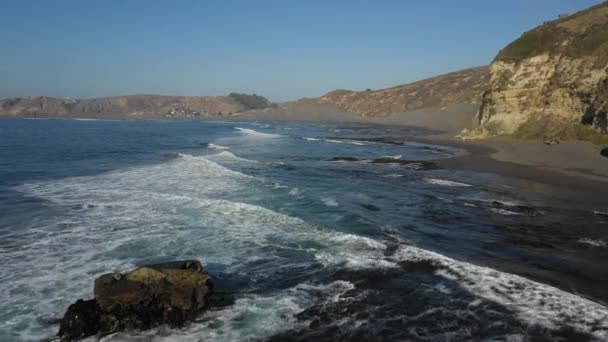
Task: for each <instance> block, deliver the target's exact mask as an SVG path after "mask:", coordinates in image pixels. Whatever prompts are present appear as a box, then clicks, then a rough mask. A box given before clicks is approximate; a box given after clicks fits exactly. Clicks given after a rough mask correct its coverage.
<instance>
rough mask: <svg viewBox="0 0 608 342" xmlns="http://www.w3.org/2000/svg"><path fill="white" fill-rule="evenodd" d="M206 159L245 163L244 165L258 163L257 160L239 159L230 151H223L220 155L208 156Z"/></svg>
mask: <svg viewBox="0 0 608 342" xmlns="http://www.w3.org/2000/svg"><path fill="white" fill-rule="evenodd" d="M206 159H219V160H227V161H236V162H243V163H257V161H255V160H251V159H246V158H242V157H239V156H237V155H235V154H234V153H232V152H230V151H222V152H219V153H215V154H211V155H208V156H206Z"/></svg>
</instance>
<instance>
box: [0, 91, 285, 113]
mask: <svg viewBox="0 0 608 342" xmlns="http://www.w3.org/2000/svg"><path fill="white" fill-rule="evenodd" d="M273 106H274V104H273V103H271V102H270V101H269V100H268V99H266V98H264V97H262V96H258V95H247V94H236V93H232V94H230V95H228V96H161V95H132V96H117V97H105V98H97V99H80V100H79V99H60V98H53V97H46V96H37V97H26V98H13V99H6V100H0V117H78V118H88V117H95V118H99V117H108V118H160V117H165V118H196V117H208V116H217V115H231V114H236V113H239V112H243V111H246V110H250V109H261V108H268V107H273Z"/></svg>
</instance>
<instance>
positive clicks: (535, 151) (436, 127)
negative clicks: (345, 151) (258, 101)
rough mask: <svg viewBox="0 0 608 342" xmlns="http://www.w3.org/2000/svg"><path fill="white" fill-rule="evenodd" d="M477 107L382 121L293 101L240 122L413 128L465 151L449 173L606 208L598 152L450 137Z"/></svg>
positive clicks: (581, 146)
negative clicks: (481, 176) (488, 176)
mask: <svg viewBox="0 0 608 342" xmlns="http://www.w3.org/2000/svg"><path fill="white" fill-rule="evenodd" d="M477 109H478V105H477V104H461V105H453V106H449V107H444V108H441V109H433V108H431V109H421V110H415V111H410V112H404V113H399V114H395V115H392V116H390V117H386V118H362V117H357V116H354V115H351V114H348V113H346V112H344V111H341V110H340V109H338V108H335V107H331V106H325V105H319V104H314V103H312V102H310V101H299V102H295V103H288V104H284V105H282V106H281V107H280V108H278V109H272V110H263V111H252V112H248V113H245V114H243V115H241V116H240V117H239V118H237V120H238V119H241V120H261V121H304V122H345V123H346V122H348V123H368V124H380V125H387V126H407V127H419V128H423V129H425V130H428V131H429V134H427V135H422V136H419V137H417V138H415V140H417V141H420V142H427V143H435V144H440V145H447V146H454V147H459V148H463V149H465V150H467V151H469V152H470V153H469V154H467V155H464V156H460V157H454V158H451V159H449V160H445V161H443V162H442V165H443V166H444V167H446V168H449V169H456V170H469V171H480V172H491V173H494V174H498V175H501V176H503V177H504V179H502V180H500V183H503V184H504V185H507V186H512V187H514V188H518V189H529V190H531V191H534V192H539V193H544V194H545V195H551V196H553V197H554V198H555V199H556V200H559V201H563V204H564V205H565V206H580V207H587V208H589V207H593V208H597V209H598V210H606V209H607V207H608V203H606V201H605V200H604V198H605V196H606V195H605V194H607V193H608V158H605V157H602V156H601V155H600V153H599V152H600V150H599V148H597V147H595V146H593V145H592V144H590V143H586V142H580V141H569V142H562V143H561V144H559V145H545V144H544V143H543V142H542V141H522V140H514V139H483V140H461V139H458V138H456V135H458V134H459V133H460V132H461V131H462V129H463V128H465V127H468V126H470V124H471V123H472V121H473V118H474V116H475V113H476V112H477Z"/></svg>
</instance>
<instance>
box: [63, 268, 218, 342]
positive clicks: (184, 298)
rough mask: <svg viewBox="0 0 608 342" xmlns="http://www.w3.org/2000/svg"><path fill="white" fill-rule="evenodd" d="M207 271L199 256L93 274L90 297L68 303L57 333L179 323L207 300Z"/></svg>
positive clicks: (79, 334) (68, 335)
mask: <svg viewBox="0 0 608 342" xmlns="http://www.w3.org/2000/svg"><path fill="white" fill-rule="evenodd" d="M210 278H211V277H210V276H209V275H208V274H207V273H206V272H204V271H203V267H202V265H201V263H200V262H199V261H196V260H186V261H175V262H168V263H162V264H155V265H148V266H143V267H140V268H137V269H135V270H133V271H131V272H128V273H124V274H122V273H108V274H104V275H102V276H100V277H99V278H97V279H95V291H94V292H95V297H94V298H93V299H90V300H82V299H79V300H78V301H76V302H75V303H74V304H72V305H70V306H69V307H68V309H67V311H66V313H65V315H64V316H63V319H62V320H61V326H60V329H59V333H58V336H60V338H61V340H62V341H72V340H76V339H80V338H85V337H88V336H93V335H98V336H104V335H107V334H111V333H115V332H118V331H124V330H145V329H150V328H152V327H155V326H158V325H161V324H167V325H169V326H172V327H181V326H183V325H184V324H185V323H186V322H188V321H190V320H192V319H194V318H195V317H196V316H197V315H198V314H200V313H201V312H202V311H203V310H205V309H206V308H207V306H208V296H209V293H210V291H211V288H212V284H211V280H210Z"/></svg>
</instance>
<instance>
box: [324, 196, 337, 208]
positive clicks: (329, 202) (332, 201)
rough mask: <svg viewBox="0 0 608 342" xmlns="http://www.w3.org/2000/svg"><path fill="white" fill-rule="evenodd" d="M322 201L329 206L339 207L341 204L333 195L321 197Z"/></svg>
mask: <svg viewBox="0 0 608 342" xmlns="http://www.w3.org/2000/svg"><path fill="white" fill-rule="evenodd" d="M321 202H323V204H325V205H326V206H328V207H337V206H338V205H339V204H338V201H336V200H335V199H333V198H331V197H321Z"/></svg>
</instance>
